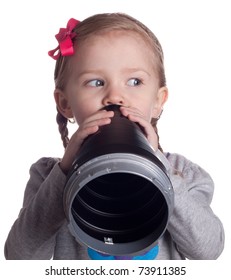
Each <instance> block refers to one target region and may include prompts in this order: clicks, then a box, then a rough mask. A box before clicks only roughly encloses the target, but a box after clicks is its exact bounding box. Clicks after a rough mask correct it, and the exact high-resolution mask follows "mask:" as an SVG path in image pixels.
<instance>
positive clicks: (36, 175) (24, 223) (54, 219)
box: [5, 158, 66, 260]
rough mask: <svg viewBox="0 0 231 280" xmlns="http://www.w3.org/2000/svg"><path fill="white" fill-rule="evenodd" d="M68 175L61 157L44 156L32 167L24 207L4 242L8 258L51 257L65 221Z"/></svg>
mask: <svg viewBox="0 0 231 280" xmlns="http://www.w3.org/2000/svg"><path fill="white" fill-rule="evenodd" d="M65 181H66V176H65V175H64V174H63V173H62V171H61V169H60V168H59V165H58V160H55V159H53V158H42V159H40V160H39V161H38V162H36V163H35V164H33V165H32V166H31V168H30V178H29V181H28V183H27V186H26V189H25V193H24V201H23V207H22V209H21V211H20V214H19V217H18V219H17V220H16V221H15V222H14V224H13V226H12V228H11V230H10V232H9V235H8V237H7V240H6V243H5V258H6V259H14V260H15V259H18V260H19V259H24V260H26V259H27V260H28V259H37V260H38V259H51V258H52V255H53V252H54V246H55V236H56V233H57V231H58V230H59V229H60V227H61V226H62V224H63V223H64V221H65V214H64V210H63V189H64V185H65Z"/></svg>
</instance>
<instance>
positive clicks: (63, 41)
mask: <svg viewBox="0 0 231 280" xmlns="http://www.w3.org/2000/svg"><path fill="white" fill-rule="evenodd" d="M79 23H80V21H78V20H76V19H74V18H71V19H70V20H69V21H68V23H67V27H66V28H60V29H59V33H58V34H56V35H55V38H56V39H57V41H58V42H59V45H58V47H57V48H55V49H54V50H51V51H49V52H48V55H49V56H51V57H52V58H53V59H55V60H57V59H58V58H59V56H60V54H62V56H69V55H73V54H74V47H73V42H72V39H73V38H74V37H75V36H76V33H74V32H72V31H73V29H74V28H75V27H76V26H77V24H79ZM57 51H58V53H57V54H55V53H56V52H57Z"/></svg>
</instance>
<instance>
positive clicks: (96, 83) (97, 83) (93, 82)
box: [87, 79, 104, 87]
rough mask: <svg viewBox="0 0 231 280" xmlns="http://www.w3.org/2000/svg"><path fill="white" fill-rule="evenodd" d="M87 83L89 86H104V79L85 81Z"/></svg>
mask: <svg viewBox="0 0 231 280" xmlns="http://www.w3.org/2000/svg"><path fill="white" fill-rule="evenodd" d="M87 85H88V86H90V87H102V86H104V81H102V80H98V79H95V80H91V81H89V82H87Z"/></svg>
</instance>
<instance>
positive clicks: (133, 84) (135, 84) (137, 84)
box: [127, 78, 142, 87]
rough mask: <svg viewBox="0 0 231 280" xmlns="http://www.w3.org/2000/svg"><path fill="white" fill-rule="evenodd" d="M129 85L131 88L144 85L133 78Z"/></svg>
mask: <svg viewBox="0 0 231 280" xmlns="http://www.w3.org/2000/svg"><path fill="white" fill-rule="evenodd" d="M127 84H128V85H129V86H132V87H135V86H139V85H140V84H142V82H141V80H140V79H137V78H132V79H130V80H128V82H127Z"/></svg>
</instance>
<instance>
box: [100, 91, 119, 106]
mask: <svg viewBox="0 0 231 280" xmlns="http://www.w3.org/2000/svg"><path fill="white" fill-rule="evenodd" d="M111 104H117V105H124V97H123V94H122V93H121V92H119V90H118V91H110V92H108V93H107V94H106V95H105V97H104V99H103V105H104V106H107V105H111Z"/></svg>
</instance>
